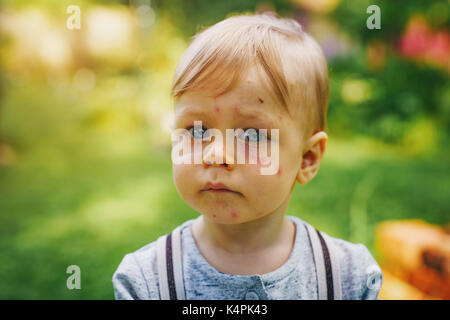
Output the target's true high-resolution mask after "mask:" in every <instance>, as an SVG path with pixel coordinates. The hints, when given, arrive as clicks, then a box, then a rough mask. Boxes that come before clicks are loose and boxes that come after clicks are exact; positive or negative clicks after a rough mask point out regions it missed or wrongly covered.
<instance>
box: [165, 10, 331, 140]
mask: <svg viewBox="0 0 450 320" xmlns="http://www.w3.org/2000/svg"><path fill="white" fill-rule="evenodd" d="M254 65H256V66H257V67H259V68H258V70H264V71H265V75H266V77H263V78H265V79H264V81H263V83H265V84H266V85H268V87H269V88H270V89H271V90H269V92H270V93H271V94H272V96H273V97H275V98H276V100H277V101H278V102H279V103H280V104H281V105H282V106H283V107H285V108H286V110H287V111H288V113H289V114H291V112H290V110H292V108H294V107H298V108H300V113H301V115H302V117H301V118H302V124H301V125H302V126H303V127H304V128H305V130H309V132H307V134H312V133H314V132H316V131H319V130H324V129H325V126H326V113H327V109H328V99H329V87H328V70H327V62H326V59H325V57H324V55H323V52H322V50H321V48H320V46H319V45H318V44H317V43H316V41H314V39H313V38H312V37H310V36H309V35H308V34H307V33H306V32H304V31H303V30H302V27H301V26H300V24H298V23H297V22H296V21H295V20H293V19H287V18H279V17H278V16H276V15H274V14H256V15H237V16H232V17H229V18H227V19H225V20H223V21H221V22H219V23H217V24H215V25H213V26H211V27H208V28H206V29H205V30H203V31H201V32H200V33H198V34H196V35H195V36H194V37H193V41H192V43H191V45H190V46H189V47H188V49H187V50H186V51H185V53H184V54H183V56H182V58H181V60H180V62H179V63H178V66H177V68H176V71H175V77H174V82H173V85H172V96H173V97H174V98H175V99H177V98H179V97H181V96H182V95H183V94H184V93H185V92H187V91H188V90H192V89H201V88H204V87H205V86H211V85H215V88H219V89H221V90H222V91H221V93H220V94H223V93H225V92H227V91H228V90H230V89H232V88H233V86H234V85H235V84H236V83H237V81H238V80H239V79H241V77H242V75H243V74H244V72H245V71H247V70H249V68H250V67H251V66H254Z"/></svg>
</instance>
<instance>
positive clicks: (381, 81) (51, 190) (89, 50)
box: [0, 0, 450, 299]
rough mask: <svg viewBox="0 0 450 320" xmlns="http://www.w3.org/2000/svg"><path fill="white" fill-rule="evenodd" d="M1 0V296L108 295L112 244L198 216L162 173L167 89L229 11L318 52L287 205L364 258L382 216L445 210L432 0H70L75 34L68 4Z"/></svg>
mask: <svg viewBox="0 0 450 320" xmlns="http://www.w3.org/2000/svg"><path fill="white" fill-rule="evenodd" d="M0 3H1V9H0V31H1V32H0V46H1V50H0V68H1V70H2V71H1V72H0V235H1V236H0V261H1V262H2V263H1V264H0V279H1V280H0V298H2V299H9V298H19V299H20V298H23V299H33V298H34V299H37V298H41V299H78V298H84V299H91V298H94V299H111V298H113V291H112V284H111V277H112V274H113V272H114V271H115V269H116V268H117V266H118V264H119V263H120V260H121V259H122V257H123V256H124V254H125V253H128V252H131V251H133V250H136V249H138V248H140V247H142V246H143V245H145V244H147V243H149V242H151V241H153V240H155V239H156V238H157V237H158V236H160V235H161V234H163V233H166V232H168V231H170V230H171V229H172V228H174V227H175V226H177V225H179V224H180V223H182V222H183V221H185V220H187V219H191V218H194V217H196V216H197V215H198V213H197V212H195V211H194V210H192V209H191V208H190V207H189V206H188V205H187V204H186V203H184V202H183V200H182V199H181V198H180V197H179V195H178V193H177V191H176V189H175V187H174V185H173V182H172V175H171V161H170V126H169V123H170V119H171V111H172V100H171V98H170V95H169V90H170V85H171V81H172V76H173V71H174V68H175V66H176V63H177V61H178V59H179V58H180V57H181V55H182V53H183V51H184V50H185V49H186V48H187V46H188V44H189V40H190V37H191V36H192V35H194V34H195V32H197V31H198V30H200V29H202V28H203V27H205V26H209V25H211V24H213V23H215V22H217V21H220V20H222V19H223V18H225V17H227V16H229V15H231V14H236V13H242V12H254V11H264V10H276V11H277V12H278V13H279V14H280V15H282V16H288V17H293V18H295V19H297V20H298V21H299V22H300V23H301V24H302V26H303V27H304V28H305V30H307V31H308V32H310V33H311V34H312V35H313V36H314V37H315V38H316V39H318V41H319V42H320V44H321V45H322V47H323V48H324V52H325V54H326V55H327V58H328V60H329V70H330V87H331V98H330V107H329V114H328V126H329V128H328V130H327V131H328V132H329V137H330V139H329V141H328V145H327V151H326V152H327V154H326V157H325V158H324V163H323V165H322V168H321V170H320V173H319V175H318V176H317V177H316V178H315V179H314V180H313V181H312V182H311V183H309V184H308V185H307V186H297V188H296V189H295V192H294V196H293V199H292V202H291V204H290V207H289V209H288V214H289V215H296V216H299V217H300V218H302V219H304V220H305V221H308V222H310V223H312V224H313V225H315V226H316V227H317V228H318V229H321V230H324V231H325V232H327V233H329V234H330V235H332V236H334V237H339V238H343V239H347V240H349V241H353V242H361V243H364V244H366V245H367V246H368V247H369V249H370V250H371V251H372V253H373V254H374V255H375V256H376V253H375V252H374V251H373V236H372V234H373V230H374V228H375V226H376V224H377V223H378V222H380V221H383V220H387V219H409V218H422V219H424V220H426V221H428V222H430V223H436V224H444V223H446V222H449V215H450V202H449V197H448V190H450V185H449V181H450V174H449V171H448V162H449V159H450V157H449V150H450V148H449V145H450V140H449V127H450V123H449V122H450V86H449V81H448V75H449V71H450V68H449V64H448V61H449V59H448V58H449V52H450V49H449V33H448V24H449V8H448V5H447V4H446V2H445V1H418V0H409V1H408V4H407V5H406V4H404V3H403V2H402V3H400V2H398V3H397V2H395V1H389V2H386V1H368V0H361V1H350V0H342V1H337V0H322V1H309V0H292V1H289V0H283V1H256V0H239V1H237V0H230V1H200V0H192V1H182V0H164V1H162V0H159V1H156V0H153V1H145V0H134V1H106V0H104V1H88V0H83V1H77V2H76V3H77V5H79V6H80V8H81V13H82V15H81V29H80V30H72V31H71V30H68V29H67V28H66V19H67V17H68V14H67V13H66V8H67V6H68V5H71V4H73V1H66V0H62V1H59V0H58V1H56V0H40V1H37V2H36V1H35V2H31V1H11V0H3V1H1V2H0ZM370 4H377V5H379V6H380V8H381V26H382V28H381V30H369V29H367V28H366V19H367V17H368V16H369V15H368V14H367V13H366V8H367V7H368V5H370ZM146 5H147V6H148V7H145V6H146ZM71 264H76V265H79V266H80V268H81V272H82V281H81V285H82V290H78V291H77V290H73V291H71V290H68V289H67V288H66V279H67V276H68V275H67V274H66V273H65V270H66V268H67V266H69V265H71Z"/></svg>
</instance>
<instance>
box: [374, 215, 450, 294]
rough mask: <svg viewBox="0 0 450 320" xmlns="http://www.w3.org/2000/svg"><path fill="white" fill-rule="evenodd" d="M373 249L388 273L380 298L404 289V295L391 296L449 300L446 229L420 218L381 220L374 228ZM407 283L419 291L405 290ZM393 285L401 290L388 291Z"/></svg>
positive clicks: (449, 262)
mask: <svg viewBox="0 0 450 320" xmlns="http://www.w3.org/2000/svg"><path fill="white" fill-rule="evenodd" d="M375 248H376V250H377V253H378V254H379V258H380V265H381V266H382V268H383V270H385V271H386V275H387V277H384V278H383V287H382V289H381V291H382V292H383V294H381V292H380V298H381V296H383V297H384V298H387V297H389V296H398V292H405V296H404V297H403V298H400V297H398V298H394V299H408V298H411V297H413V298H412V299H446V300H449V299H450V234H449V233H448V231H446V229H444V228H442V227H440V226H436V225H432V224H428V223H426V222H424V221H422V220H404V221H386V222H382V223H380V224H379V225H378V227H377V229H376V234H375ZM400 283H401V284H400ZM407 285H409V286H412V287H414V288H416V289H417V290H420V292H421V294H419V293H417V292H416V291H414V290H410V289H405V288H409V287H408V286H407ZM395 287H397V288H399V287H402V288H403V289H401V290H397V293H392V294H391V293H390V292H389V290H393V291H395V289H393V288H395ZM402 290H403V291H402Z"/></svg>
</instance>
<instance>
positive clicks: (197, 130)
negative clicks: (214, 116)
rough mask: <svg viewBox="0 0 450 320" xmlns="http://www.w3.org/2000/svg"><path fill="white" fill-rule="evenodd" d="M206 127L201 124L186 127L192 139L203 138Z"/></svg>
mask: <svg viewBox="0 0 450 320" xmlns="http://www.w3.org/2000/svg"><path fill="white" fill-rule="evenodd" d="M206 130H207V129H205V128H204V127H203V126H201V127H199V126H197V127H196V126H194V127H190V128H189V129H188V131H189V133H190V134H191V136H192V137H193V138H194V139H203V138H204V137H205V132H206Z"/></svg>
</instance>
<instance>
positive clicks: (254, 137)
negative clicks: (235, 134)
mask: <svg viewBox="0 0 450 320" xmlns="http://www.w3.org/2000/svg"><path fill="white" fill-rule="evenodd" d="M241 138H242V139H243V140H244V141H248V142H259V141H260V138H265V139H267V136H266V135H265V134H264V133H263V132H262V131H260V130H257V129H255V128H249V129H245V130H244V133H243V134H242V135H241Z"/></svg>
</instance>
